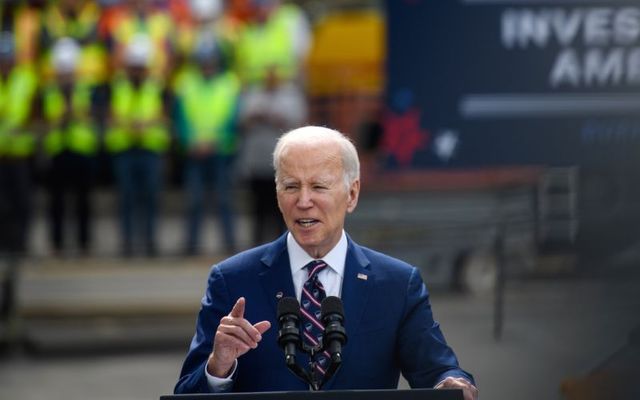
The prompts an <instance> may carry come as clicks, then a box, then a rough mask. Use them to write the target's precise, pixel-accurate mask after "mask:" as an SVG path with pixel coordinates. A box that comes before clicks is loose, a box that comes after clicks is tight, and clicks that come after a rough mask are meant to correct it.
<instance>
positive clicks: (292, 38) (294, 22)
mask: <svg viewBox="0 0 640 400" xmlns="http://www.w3.org/2000/svg"><path fill="white" fill-rule="evenodd" d="M252 5H253V7H254V9H255V16H254V20H253V21H252V22H251V23H249V24H247V25H246V26H245V27H244V29H243V30H242V32H241V34H240V39H239V41H238V46H237V54H236V63H237V68H238V73H239V75H240V78H241V79H242V81H243V83H244V84H247V85H254V84H262V83H264V80H265V76H266V71H267V69H268V68H271V67H273V66H275V67H276V71H277V74H278V77H279V79H282V80H285V81H290V80H292V79H299V78H300V75H301V71H302V64H303V62H304V60H305V58H306V56H307V53H308V50H309V46H310V41H311V34H310V28H309V23H308V21H307V19H306V16H305V15H304V14H303V12H302V11H301V10H300V9H299V8H298V7H296V6H295V5H293V4H282V3H281V2H280V0H252Z"/></svg>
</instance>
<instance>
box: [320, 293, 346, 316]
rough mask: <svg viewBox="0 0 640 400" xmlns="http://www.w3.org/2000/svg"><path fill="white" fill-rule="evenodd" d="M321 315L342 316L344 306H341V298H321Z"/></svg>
mask: <svg viewBox="0 0 640 400" xmlns="http://www.w3.org/2000/svg"><path fill="white" fill-rule="evenodd" d="M320 310H321V312H322V317H323V318H324V316H325V315H329V314H338V315H341V316H343V317H344V308H343V307H342V300H340V298H339V297H336V296H328V297H326V298H325V299H324V300H322V304H321V306H320Z"/></svg>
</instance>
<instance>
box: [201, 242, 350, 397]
mask: <svg viewBox="0 0 640 400" xmlns="http://www.w3.org/2000/svg"><path fill="white" fill-rule="evenodd" d="M287 253H289V265H290V266H291V277H292V278H293V288H294V289H295V291H296V298H297V299H298V301H300V298H301V296H302V286H303V285H304V282H305V281H306V280H307V278H308V272H307V270H305V269H304V266H305V265H307V264H308V263H310V262H311V261H313V260H315V258H313V257H311V256H310V255H309V254H307V252H306V251H304V249H303V248H302V247H300V245H299V244H298V242H296V241H295V239H294V238H293V235H292V234H291V233H288V234H287ZM346 259H347V235H346V234H345V233H344V230H343V231H342V236H341V237H340V240H339V241H338V243H337V244H336V245H335V247H334V248H333V249H331V251H329V253H327V255H325V256H324V257H322V261H324V262H325V263H326V264H327V266H328V267H329V268H325V269H323V270H322V271H320V272H319V273H318V279H319V280H320V282H322V286H323V287H324V290H325V293H326V294H327V296H337V297H340V293H341V292H342V279H343V277H344V266H345V262H346ZM274 328H275V327H271V329H274ZM237 366H238V360H236V362H235V364H234V365H233V368H231V373H230V374H229V377H228V378H218V377H215V376H213V375H210V374H209V372H208V371H207V365H206V364H205V366H204V373H205V375H206V376H207V383H208V385H209V389H210V390H211V391H212V392H214V393H218V392H223V391H227V390H229V389H231V386H232V385H233V379H232V378H231V377H232V376H233V374H234V373H235V372H236V368H237Z"/></svg>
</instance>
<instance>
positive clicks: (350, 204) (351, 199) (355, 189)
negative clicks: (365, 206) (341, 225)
mask: <svg viewBox="0 0 640 400" xmlns="http://www.w3.org/2000/svg"><path fill="white" fill-rule="evenodd" d="M359 195H360V179H356V180H355V181H353V183H352V184H351V186H350V187H349V193H348V197H347V212H348V213H351V212H352V211H353V210H355V209H356V206H357V205H358V196H359Z"/></svg>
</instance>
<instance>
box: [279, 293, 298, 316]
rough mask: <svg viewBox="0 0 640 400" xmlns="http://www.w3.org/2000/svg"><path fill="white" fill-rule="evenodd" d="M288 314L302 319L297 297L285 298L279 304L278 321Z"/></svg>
mask: <svg viewBox="0 0 640 400" xmlns="http://www.w3.org/2000/svg"><path fill="white" fill-rule="evenodd" d="M286 314H294V315H296V316H298V317H300V303H298V300H297V299H296V298H295V297H283V298H282V299H280V301H279V302H278V319H280V317H282V316H283V315H286Z"/></svg>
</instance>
